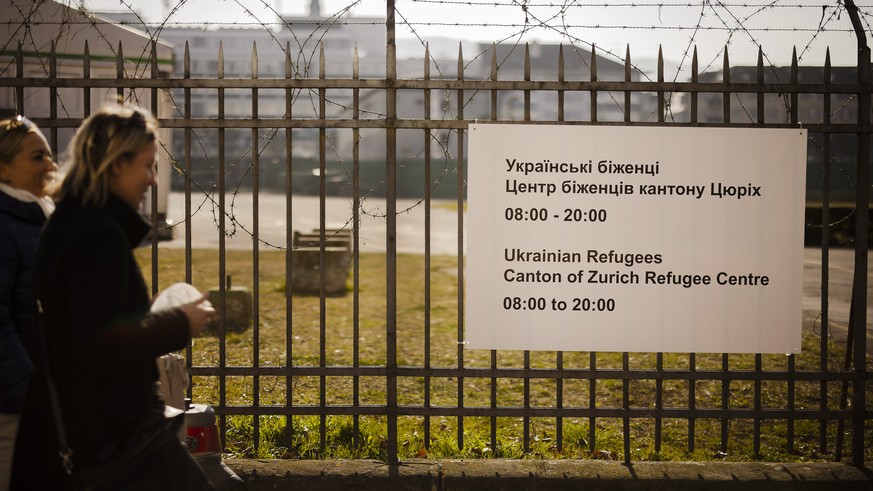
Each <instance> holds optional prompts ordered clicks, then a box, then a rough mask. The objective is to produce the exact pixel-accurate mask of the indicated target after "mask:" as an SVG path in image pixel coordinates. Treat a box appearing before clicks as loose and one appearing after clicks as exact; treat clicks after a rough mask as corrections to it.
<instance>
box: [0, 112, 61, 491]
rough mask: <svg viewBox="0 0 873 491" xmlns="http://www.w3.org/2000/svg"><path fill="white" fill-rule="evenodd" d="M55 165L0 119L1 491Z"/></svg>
mask: <svg viewBox="0 0 873 491" xmlns="http://www.w3.org/2000/svg"><path fill="white" fill-rule="evenodd" d="M57 169H58V166H57V164H55V162H54V160H52V151H51V150H50V149H49V146H48V142H47V141H46V139H45V137H44V136H43V135H42V133H41V132H40V131H39V129H38V128H37V127H36V125H35V124H33V123H32V122H31V121H30V120H29V119H27V118H25V117H22V116H17V117H15V118H9V119H4V120H0V491H6V489H8V486H9V473H10V471H11V469H12V451H13V448H14V446H15V434H16V431H17V429H18V420H19V413H20V412H21V406H22V405H23V404H24V394H25V392H26V390H27V384H28V382H29V381H30V374H31V372H32V371H33V363H32V362H31V359H30V355H28V353H27V351H28V349H29V348H30V346H29V345H30V344H31V342H30V341H31V340H32V339H33V331H34V329H35V328H34V314H33V288H32V285H33V279H32V276H33V274H32V270H33V257H34V255H35V254H36V243H37V239H38V238H39V231H40V229H42V226H43V224H44V223H45V220H46V217H47V216H48V215H49V214H50V213H51V212H52V210H54V202H53V201H52V200H51V198H49V197H48V193H49V187H50V185H51V183H52V182H53V181H54V176H55V171H57Z"/></svg>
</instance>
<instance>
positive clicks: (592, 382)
mask: <svg viewBox="0 0 873 491" xmlns="http://www.w3.org/2000/svg"><path fill="white" fill-rule="evenodd" d="M591 81H592V82H596V81H597V47H596V46H594V45H593V44H592V45H591ZM591 122H592V123H595V122H597V91H596V90H592V91H591ZM588 369H589V370H590V372H591V373H590V377H591V378H589V379H588V408H589V409H591V410H592V413H591V414H592V416H590V417H589V418H588V451H589V452H591V453H594V450H595V449H596V448H597V443H596V440H595V437H596V435H597V432H596V429H597V418H596V417H595V416H594V415H593V414H594V409H595V408H597V353H596V352H594V351H592V352H590V353H589V354H588Z"/></svg>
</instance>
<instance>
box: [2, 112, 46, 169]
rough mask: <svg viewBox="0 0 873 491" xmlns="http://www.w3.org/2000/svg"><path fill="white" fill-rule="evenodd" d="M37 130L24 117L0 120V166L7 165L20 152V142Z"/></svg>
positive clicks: (37, 129)
mask: <svg viewBox="0 0 873 491" xmlns="http://www.w3.org/2000/svg"><path fill="white" fill-rule="evenodd" d="M37 131H39V128H37V127H36V125H35V124H33V122H32V121H31V120H29V119H27V118H25V117H24V116H15V117H13V118H5V119H0V165H9V164H11V163H12V161H13V160H15V156H16V155H17V154H18V152H19V151H20V150H21V142H22V141H23V140H24V137H25V136H27V135H28V134H30V133H36V132H37Z"/></svg>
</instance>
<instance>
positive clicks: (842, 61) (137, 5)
mask: <svg viewBox="0 0 873 491" xmlns="http://www.w3.org/2000/svg"><path fill="white" fill-rule="evenodd" d="M64 2H65V3H67V4H71V5H74V6H79V5H84V6H85V7H86V8H88V9H91V10H110V11H130V10H131V8H133V9H136V10H137V11H139V13H140V14H142V16H143V17H144V18H145V19H146V21H147V22H150V23H152V22H154V23H159V22H161V21H163V20H165V19H167V17H168V16H169V22H170V23H194V24H202V23H212V24H213V25H214V26H220V25H228V24H259V23H267V24H269V23H273V22H275V21H276V14H275V12H281V13H282V14H284V15H286V16H305V15H307V14H308V13H309V3H310V0H136V1H133V0H64ZM839 3H840V2H838V1H837V0H813V1H809V0H779V1H773V0H724V1H718V0H708V1H703V0H611V1H610V0H396V11H397V14H396V22H397V36H398V38H399V39H416V38H421V39H423V40H436V39H438V38H445V37H449V38H455V39H466V40H471V41H478V42H485V43H491V42H501V41H502V42H512V43H515V42H518V41H521V42H549V43H559V42H563V43H565V44H569V43H575V44H577V45H580V46H582V47H584V48H586V49H590V46H591V44H596V46H597V47H598V49H600V50H603V51H604V52H606V54H607V55H610V56H614V57H617V58H622V59H623V57H624V55H625V52H626V48H627V47H629V48H630V51H631V58H632V60H633V61H634V62H635V63H636V62H638V61H639V62H643V63H645V62H646V60H648V62H650V63H651V60H654V59H656V58H657V55H658V48H659V46H660V47H661V48H662V49H663V55H664V58H665V60H666V63H667V65H668V66H675V67H678V66H680V65H684V66H685V67H686V69H687V66H688V65H689V64H690V60H689V58H688V57H687V56H686V53H687V52H688V51H689V48H691V47H696V48H697V50H698V57H699V63H700V67H701V71H705V70H704V69H705V68H706V67H713V68H714V69H718V68H720V67H721V63H722V61H721V60H722V58H721V53H722V52H723V50H724V48H725V46H726V45H727V46H728V52H729V54H730V60H731V64H732V65H738V64H754V63H756V60H757V54H758V46H761V47H762V49H763V52H764V55H765V64H771V65H788V64H790V62H791V54H792V48H796V49H797V53H798V57H799V63H800V64H801V65H821V64H823V63H824V56H825V50H826V49H827V48H828V47H829V48H830V56H831V63H832V64H833V65H835V66H843V65H855V64H856V62H857V42H856V40H855V35H854V33H853V32H852V25H851V21H850V19H849V16H848V15H847V13H846V12H845V10H844V9H843V8H842V7H839ZM855 3H856V4H857V5H858V7H859V9H860V10H861V12H862V22H863V23H864V26H865V29H866V31H867V37H868V40H869V39H870V35H871V30H873V28H871V24H873V0H856V2H855ZM385 4H386V2H385V0H321V13H322V15H323V16H328V15H332V14H336V13H338V12H345V11H347V12H348V13H347V14H346V15H351V16H353V17H362V16H376V17H382V18H384V17H385V15H386V7H385ZM607 4H608V7H607ZM349 7H351V8H350V9H349ZM867 13H869V14H870V15H867ZM406 23H408V24H409V26H407V25H405V24H406ZM698 26H699V28H697V27H698ZM871 44H873V42H871ZM404 46H407V47H408V46H410V44H409V43H404ZM455 52H457V49H456V48H455ZM668 71H669V69H668Z"/></svg>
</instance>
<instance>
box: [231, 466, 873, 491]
mask: <svg viewBox="0 0 873 491" xmlns="http://www.w3.org/2000/svg"><path fill="white" fill-rule="evenodd" d="M226 464H227V465H228V466H229V467H230V468H231V469H233V471H234V472H236V473H237V474H238V475H239V476H240V477H242V478H243V479H244V480H245V481H246V483H247V484H248V489H249V491H261V490H284V489H288V490H292V489H295V490H296V489H306V490H307V491H322V490H323V491H328V490H330V491H333V490H350V489H353V490H361V491H363V490H378V491H387V490H404V491H405V490H427V491H455V490H484V491H488V490H495V491H496V490H500V491H513V490H549V491H552V490H571V489H572V490H578V489H585V490H628V491H631V490H633V491H635V490H682V491H685V490H707V491H708V490H739V489H742V490H743V491H756V490H762V491H779V490H815V491H828V490H834V491H854V490H859V491H860V490H864V491H871V490H873V471H871V470H870V469H867V468H857V467H853V466H851V465H849V464H844V463H839V462H831V463H804V464H782V463H761V462H636V463H633V464H632V465H631V466H625V465H624V464H623V463H620V462H609V461H597V460H438V461H435V460H418V459H413V460H409V461H404V462H403V463H401V464H399V465H396V466H389V465H388V464H385V463H383V462H378V461H368V460H228V461H226Z"/></svg>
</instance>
